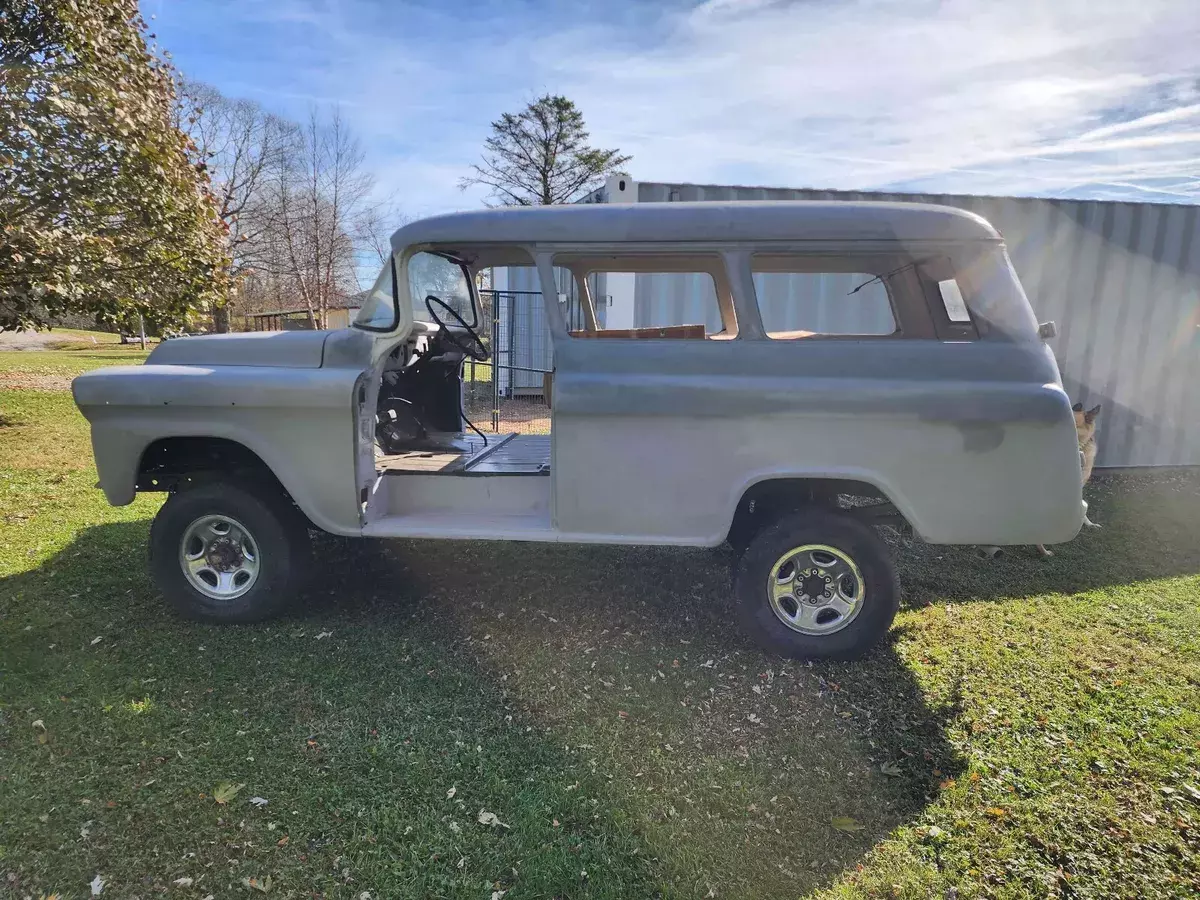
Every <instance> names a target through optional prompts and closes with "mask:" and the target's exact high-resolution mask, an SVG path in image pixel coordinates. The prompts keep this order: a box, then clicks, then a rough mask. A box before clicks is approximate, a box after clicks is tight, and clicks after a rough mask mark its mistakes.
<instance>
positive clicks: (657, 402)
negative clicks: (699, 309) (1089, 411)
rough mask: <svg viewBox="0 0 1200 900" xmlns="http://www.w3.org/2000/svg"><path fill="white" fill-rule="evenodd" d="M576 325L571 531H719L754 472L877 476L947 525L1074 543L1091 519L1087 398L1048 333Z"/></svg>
mask: <svg viewBox="0 0 1200 900" xmlns="http://www.w3.org/2000/svg"><path fill="white" fill-rule="evenodd" d="M561 343H562V342H560V346H556V353H557V359H556V363H557V372H556V376H555V397H554V406H555V412H554V417H555V418H554V433H555V449H554V470H555V473H556V481H555V520H556V523H557V525H558V527H559V528H560V529H561V530H563V531H565V532H571V533H581V532H593V533H597V534H605V535H615V534H626V535H631V536H637V537H638V539H639V540H642V539H644V540H650V541H658V542H661V543H694V544H704V545H715V544H717V543H720V542H721V541H722V540H723V539H724V537H725V534H726V532H727V530H728V528H729V524H730V522H731V521H732V518H733V513H734V509H735V507H736V504H737V502H738V500H739V499H740V498H741V496H742V493H743V492H744V491H745V489H746V488H747V487H749V486H750V485H752V484H755V483H757V482H760V481H764V480H770V479H773V478H786V477H835V478H847V479H854V480H859V481H864V482H867V483H869V484H872V485H875V486H876V487H878V488H879V489H880V490H881V491H882V492H883V493H884V494H886V495H887V496H888V497H889V498H890V499H891V500H892V501H893V502H894V503H895V504H896V506H897V507H898V508H899V509H900V511H901V512H902V513H903V514H904V515H905V517H906V518H907V519H908V521H909V522H910V523H911V524H912V526H913V527H914V529H915V530H916V531H917V533H918V534H920V536H921V537H922V538H924V539H925V540H927V541H929V542H932V543H942V544H1000V545H1003V544H1033V543H1058V542H1061V541H1066V540H1070V539H1071V538H1073V537H1074V536H1075V534H1076V533H1077V532H1078V530H1079V527H1080V524H1081V522H1082V508H1083V507H1082V494H1081V478H1080V466H1079V453H1078V445H1077V441H1076V437H1075V430H1074V424H1073V417H1072V415H1071V411H1070V402H1069V400H1068V399H1067V397H1066V395H1065V394H1064V393H1063V391H1062V388H1061V385H1060V383H1059V378H1058V371H1057V368H1056V367H1055V364H1054V360H1053V357H1052V356H1051V354H1050V351H1049V350H1048V349H1047V348H1046V347H1045V346H1044V345H1042V344H1040V343H1016V342H1007V341H1004V342H1000V341H995V342H987V341H976V342H973V343H963V344H952V343H942V342H938V341H933V340H929V341H924V340H880V341H819V340H818V341H727V342H714V341H706V342H701V341H695V342H692V341H644V342H642V341H636V342H635V341H631V342H621V341H606V342H599V341H593V342H585V341H578V342H571V341H566V342H565V346H561ZM560 347H561V349H560Z"/></svg>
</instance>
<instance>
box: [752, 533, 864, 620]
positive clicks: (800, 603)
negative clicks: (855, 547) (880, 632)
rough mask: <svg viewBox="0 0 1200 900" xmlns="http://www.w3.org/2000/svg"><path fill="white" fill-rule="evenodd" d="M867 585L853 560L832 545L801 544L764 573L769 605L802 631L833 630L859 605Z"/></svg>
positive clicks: (780, 616)
mask: <svg viewBox="0 0 1200 900" xmlns="http://www.w3.org/2000/svg"><path fill="white" fill-rule="evenodd" d="M865 597H866V585H865V583H864V582H863V577H862V573H861V572H860V571H859V569H858V566H857V565H856V564H855V562H854V560H853V559H851V558H850V557H849V556H848V555H847V554H845V553H843V552H842V551H841V550H838V549H837V548H836V547H829V546H827V545H825V544H805V545H804V546H802V547H795V548H793V549H791V550H789V551H787V553H785V554H783V556H781V557H779V559H778V560H776V562H775V565H773V566H772V567H771V574H770V575H769V576H768V577H767V599H768V600H769V601H770V603H771V611H772V612H773V613H775V616H776V618H778V619H779V621H780V622H782V623H783V624H784V625H786V626H787V627H788V628H790V629H792V631H798V632H800V633H801V634H814V635H821V634H833V633H834V632H835V631H841V630H842V629H843V628H845V627H846V626H847V625H849V624H850V623H851V622H853V621H854V619H855V617H856V616H857V615H858V614H859V612H860V611H861V610H862V606H863V600H864V598H865Z"/></svg>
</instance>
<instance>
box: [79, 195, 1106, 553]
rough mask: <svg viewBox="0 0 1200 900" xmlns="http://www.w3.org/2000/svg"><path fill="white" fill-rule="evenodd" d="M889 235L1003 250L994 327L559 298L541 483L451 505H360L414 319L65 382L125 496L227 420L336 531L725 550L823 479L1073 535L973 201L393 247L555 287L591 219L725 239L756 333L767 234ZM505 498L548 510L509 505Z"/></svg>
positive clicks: (1039, 387)
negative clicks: (778, 325) (983, 334)
mask: <svg viewBox="0 0 1200 900" xmlns="http://www.w3.org/2000/svg"><path fill="white" fill-rule="evenodd" d="M825 219H828V220H829V221H830V222H831V223H832V224H831V226H830V227H831V228H832V229H833V231H836V232H837V233H838V234H839V235H841V236H840V237H839V238H838V239H837V240H836V241H834V240H831V239H830V238H829V233H830V232H829V231H827V230H823V229H822V228H821V222H822V221H823V220H825ZM856 220H857V221H856ZM652 226H654V227H652ZM910 226H911V228H910ZM885 231H886V232H894V233H895V240H894V242H893V244H892V245H893V246H896V247H902V248H905V249H906V250H910V249H912V248H914V247H919V248H920V249H922V250H926V249H934V250H937V251H938V252H941V253H946V254H949V253H951V252H953V248H955V247H959V246H963V245H964V244H965V243H974V244H975V245H976V247H983V248H985V249H986V252H987V253H989V254H991V257H990V258H991V262H990V263H989V265H991V266H993V268H995V269H996V271H995V272H994V275H995V277H987V278H985V279H984V280H983V281H982V282H981V285H982V287H981V288H979V289H978V290H977V291H976V292H974V293H973V294H972V295H971V296H970V297H968V303H969V304H974V305H972V311H973V312H977V311H978V310H979V309H984V310H986V311H987V321H988V322H989V323H992V325H993V326H994V327H993V328H992V329H991V331H990V332H989V335H988V339H983V340H978V341H972V342H964V343H953V342H944V341H938V340H934V339H917V338H905V339H903V340H892V339H890V338H879V339H876V340H873V341H865V340H864V341H858V342H856V341H849V342H847V341H822V340H797V341H772V340H769V339H767V338H766V337H765V336H762V335H761V332H760V331H754V329H751V328H749V327H747V328H746V330H745V333H744V334H740V335H739V337H738V338H737V339H735V340H729V341H684V340H655V339H645V340H634V341H620V340H586V339H579V338H572V337H570V336H569V335H568V334H567V331H566V327H565V322H564V321H563V319H562V316H561V315H560V314H559V310H558V308H557V305H556V304H551V305H550V306H549V307H548V314H547V319H548V320H549V325H550V331H551V334H552V339H553V342H554V350H555V357H556V364H557V375H556V390H555V404H554V410H553V422H554V426H553V428H554V440H553V442H552V468H551V476H550V478H549V479H548V482H549V497H545V496H543V494H541V493H522V494H520V495H519V496H509V497H507V498H505V497H502V496H500V494H499V493H495V492H492V491H491V488H490V486H489V482H490V481H491V479H488V478H474V479H460V480H459V481H458V482H456V487H457V489H458V491H459V496H458V498H457V500H456V501H455V505H454V507H453V509H450V510H446V509H443V510H441V512H439V513H437V514H436V515H428V514H427V513H429V512H430V511H429V510H426V509H424V508H423V507H420V506H416V507H414V506H412V505H411V502H410V501H412V499H413V498H411V497H405V496H403V492H402V490H401V489H400V488H399V487H397V486H396V485H390V486H388V488H387V489H385V490H379V491H368V497H367V505H366V509H365V510H363V509H362V508H360V506H359V489H360V487H370V485H371V483H372V482H374V483H375V487H379V481H380V480H383V479H378V478H376V472H375V468H374V460H373V457H372V455H371V450H372V433H371V432H372V428H371V427H370V424H371V417H370V414H369V413H366V412H365V411H367V410H369V411H370V412H372V413H373V411H374V405H373V400H374V395H375V390H374V389H375V388H377V386H378V383H379V378H380V373H381V367H382V365H383V364H384V359H385V355H386V353H387V352H388V351H389V349H390V348H392V347H394V346H395V345H396V343H397V342H398V341H401V340H403V339H404V338H405V337H406V334H405V333H404V332H403V331H397V332H394V333H390V334H378V335H367V334H362V333H355V332H351V331H346V332H334V333H327V334H325V333H318V334H298V333H276V334H263V335H249V336H236V337H226V338H219V339H182V340H180V341H179V342H178V343H177V344H176V343H175V342H172V344H168V345H164V347H163V348H161V349H160V350H157V351H155V356H154V358H152V360H151V361H150V363H149V364H147V365H145V366H139V367H117V368H111V369H103V370H96V371H93V372H89V373H86V374H84V375H82V376H80V377H79V378H77V379H76V380H75V382H74V383H73V391H74V395H75V400H76V403H77V404H78V405H79V407H80V409H81V410H82V411H83V412H84V414H85V415H86V416H87V418H88V420H89V422H90V423H91V426H92V440H93V447H94V450H95V456H96V463H97V468H98V469H99V472H100V480H101V485H102V487H103V489H104V491H105V493H106V495H107V496H108V498H109V500H110V502H112V503H115V504H123V503H128V502H130V500H132V498H133V495H134V482H135V478H136V472H137V468H138V462H139V459H140V457H141V454H142V453H143V451H144V449H145V447H146V446H147V445H149V443H150V442H151V441H153V440H155V439H157V438H161V437H177V436H183V437H186V436H197V437H205V436H212V437H219V438H228V439H230V440H235V441H238V442H240V443H242V444H244V445H245V446H246V447H248V448H249V449H250V450H252V451H253V452H255V453H257V454H258V455H259V456H260V457H261V458H262V459H263V461H264V462H265V463H266V464H267V465H268V466H270V468H271V469H272V470H273V471H274V473H275V474H276V475H277V476H278V478H279V480H280V481H281V482H282V483H283V485H284V487H285V488H287V490H288V491H289V492H290V493H291V495H292V497H293V499H295V501H296V503H297V504H298V505H299V506H300V507H301V509H303V510H304V511H305V512H306V513H307V514H308V515H309V517H310V518H311V519H312V521H313V522H314V523H315V524H316V525H318V526H319V527H321V528H324V529H326V530H328V531H333V532H335V533H340V534H359V533H362V532H363V531H364V520H365V521H366V523H367V527H366V530H367V532H368V533H371V534H379V535H394V536H399V535H422V534H424V535H428V536H434V535H436V536H444V537H466V536H471V537H491V538H499V539H507V538H521V539H537V540H570V541H587V542H590V541H595V542H603V543H660V544H691V545H715V544H717V543H719V542H720V541H722V540H723V539H724V537H725V534H726V532H727V530H728V528H729V524H730V522H731V521H732V517H733V513H734V510H735V508H736V505H737V503H738V501H739V499H740V498H741V497H742V496H743V494H744V492H745V491H746V490H747V489H748V488H749V487H751V486H752V485H754V484H757V483H759V482H762V481H765V480H773V479H779V478H811V477H822V478H837V479H853V480H859V481H863V482H866V483H868V484H871V485H873V486H875V487H876V488H878V489H879V490H881V491H882V492H883V493H884V494H885V495H886V496H887V497H889V498H890V499H891V500H892V501H894V502H895V504H896V506H897V507H898V508H899V509H900V510H901V512H902V513H903V514H904V515H905V516H906V517H907V518H908V520H909V521H910V522H911V523H912V525H913V527H914V528H915V529H916V531H917V532H918V533H919V534H920V535H922V536H923V537H925V538H926V539H928V540H930V541H932V542H935V543H987V544H1014V543H1023V544H1028V543H1038V542H1043V543H1056V542H1060V541H1065V540H1069V539H1070V538H1072V537H1074V535H1075V533H1076V532H1077V531H1078V529H1079V526H1080V524H1081V521H1082V498H1081V493H1080V463H1079V452H1078V447H1077V443H1076V435H1075V429H1074V424H1073V419H1072V416H1071V412H1070V406H1069V401H1068V399H1067V397H1066V395H1065V394H1064V393H1063V391H1062V388H1061V386H1060V383H1059V378H1058V371H1057V369H1056V367H1055V364H1054V360H1053V358H1052V356H1051V354H1050V353H1049V351H1048V350H1047V348H1046V347H1045V346H1044V345H1043V344H1042V343H1041V342H1040V341H1039V340H1038V339H1037V337H1036V332H1035V327H1034V326H1035V321H1034V319H1033V316H1032V314H1031V312H1030V310H1029V305H1028V302H1027V300H1026V299H1025V297H1024V295H1023V293H1021V291H1020V286H1019V284H1017V283H1016V282H1015V281H1014V280H1013V278H1012V276H1011V271H1010V270H1009V269H1008V266H1007V263H1006V262H1004V258H1003V256H1002V254H1001V252H1000V245H999V243H998V242H997V241H996V239H995V236H994V232H993V231H992V230H991V228H990V226H988V225H987V223H986V222H982V221H981V220H979V219H978V218H977V217H974V216H969V215H965V214H961V213H954V212H952V211H946V210H937V209H934V208H930V207H921V206H917V207H904V206H897V205H884V206H873V205H871V204H832V205H831V204H780V205H763V206H755V205H738V204H714V205H702V206H699V207H691V208H687V207H683V208H681V207H679V206H670V205H663V206H657V207H649V208H646V207H626V208H605V207H591V208H590V209H588V210H579V209H567V210H543V211H529V210H503V211H492V212H488V213H468V214H463V215H461V216H445V217H439V218H438V219H435V220H428V221H426V222H415V223H412V224H410V225H407V226H405V227H404V228H403V229H401V230H400V231H399V232H397V235H396V236H395V237H394V238H393V243H394V244H398V246H399V248H400V249H404V246H403V244H404V241H405V240H407V239H411V240H417V241H420V242H421V243H422V245H426V244H427V243H428V242H429V241H431V240H435V239H436V240H437V241H438V242H439V245H440V246H442V247H444V248H447V249H456V250H458V251H460V252H462V253H463V254H465V255H468V256H469V257H471V258H474V259H475V260H477V261H478V262H479V264H480V265H496V264H507V261H508V260H509V259H512V258H514V257H520V255H521V253H523V254H525V258H529V257H530V256H533V257H534V258H536V260H537V262H538V271H539V277H540V279H541V285H542V288H543V291H544V292H545V293H547V294H549V295H551V296H553V295H554V294H555V293H556V292H557V285H556V284H555V283H554V273H553V270H552V267H551V263H552V260H553V258H554V255H555V254H556V253H564V252H570V251H571V250H572V249H574V250H578V249H579V248H581V247H583V248H588V247H589V245H588V244H587V242H586V241H584V240H582V239H581V235H590V236H592V238H593V239H594V240H596V241H598V242H600V244H601V245H604V246H608V245H612V246H615V247H617V248H618V249H620V250H621V252H623V253H637V252H643V253H644V252H648V250H653V251H654V252H655V253H662V252H663V242H664V241H670V242H671V245H672V251H671V252H684V251H688V250H690V249H693V248H698V247H703V248H708V249H709V252H712V251H713V250H717V252H721V253H722V255H723V258H724V259H725V260H726V261H727V263H728V265H729V266H730V268H729V269H728V270H727V271H725V272H724V273H723V274H724V276H725V277H727V278H728V280H729V282H730V283H731V284H732V285H733V305H734V308H735V309H736V314H737V318H738V321H739V322H740V323H746V324H747V326H749V324H750V322H751V320H752V319H753V318H755V317H756V316H757V310H756V307H755V306H754V296H753V286H752V280H751V276H750V268H749V253H750V251H751V250H752V249H761V248H763V247H764V246H768V247H771V248H773V249H778V244H780V243H783V242H789V241H791V242H794V241H795V240H796V238H795V235H796V234H799V233H802V234H807V235H809V236H810V237H811V238H812V240H814V241H820V242H821V243H822V250H823V251H824V252H829V253H836V252H838V250H837V248H838V247H841V248H842V249H846V248H847V247H848V246H850V245H854V246H859V245H862V244H872V243H873V244H878V243H881V240H880V235H881V234H882V233H883V232H885ZM621 234H625V235H639V236H641V237H639V239H637V240H627V241H621V240H619V239H618V238H617V237H616V236H618V235H621ZM853 234H858V235H860V238H855V237H852V236H851V235H853ZM647 235H649V236H650V238H647V237H646V236H647ZM688 235H692V236H693V237H690V238H689V237H688ZM406 236H407V237H406ZM717 236H720V239H719V240H718V239H717ZM501 238H507V239H508V240H510V241H512V242H514V243H512V244H503V243H497V242H498V241H500V240H501ZM526 241H532V242H534V243H532V244H524V243H522V242H526ZM477 242H478V243H477ZM882 243H887V242H882ZM835 245H836V246H835ZM721 248H727V249H721ZM513 251H520V252H513ZM604 252H605V253H609V252H611V251H610V250H604ZM976 255H977V256H978V255H979V254H976ZM947 258H949V257H947ZM499 261H504V262H499ZM1001 270H1002V271H1001ZM1002 275H1003V276H1004V277H1001V276H1002ZM402 321H404V318H403V316H402ZM409 321H411V320H409ZM404 327H414V328H415V327H416V326H404ZM173 345H174V346H173ZM184 360H186V361H187V364H179V363H180V362H182V361H184ZM317 360H319V361H320V364H319V367H317V366H316V365H314V363H315V362H316V361H317ZM362 388H366V390H361V392H360V389H362ZM360 403H361V404H362V405H363V406H362V408H363V410H364V412H363V413H360V411H359V404H360ZM360 467H361V471H359V468H360ZM533 477H535V478H536V477H537V476H533ZM468 482H469V485H473V486H474V487H471V486H469V485H467V484H466V483H468ZM539 483H540V484H545V483H546V482H545V481H541V482H539ZM542 490H544V489H542ZM396 491H401V493H400V494H398V495H397V494H396V493H395V492H396ZM464 492H465V493H464ZM471 492H475V493H471ZM371 494H373V495H374V499H372V496H371ZM500 501H504V502H507V503H510V504H512V503H517V504H525V505H526V507H527V509H528V510H534V511H535V512H533V513H528V514H527V513H521V514H518V515H515V516H514V515H513V514H512V510H511V509H508V510H507V511H505V510H502V509H498V508H497V504H498V503H500ZM406 502H408V505H407V506H406V505H405V504H406ZM372 504H375V505H374V506H373V505H372Z"/></svg>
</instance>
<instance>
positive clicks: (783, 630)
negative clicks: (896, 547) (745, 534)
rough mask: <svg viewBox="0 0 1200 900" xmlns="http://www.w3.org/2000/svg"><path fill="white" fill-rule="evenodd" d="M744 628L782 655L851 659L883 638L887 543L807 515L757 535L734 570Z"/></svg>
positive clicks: (837, 519) (833, 519) (895, 591)
mask: <svg viewBox="0 0 1200 900" xmlns="http://www.w3.org/2000/svg"><path fill="white" fill-rule="evenodd" d="M734 590H735V594H736V600H737V609H738V617H739V619H740V621H741V624H742V627H743V629H745V631H746V633H747V634H749V635H750V637H751V638H753V639H754V641H755V643H757V644H758V645H759V646H760V647H762V648H763V649H765V650H768V651H770V652H772V653H778V654H780V655H781V656H788V657H802V658H808V659H857V658H859V657H860V656H862V655H863V654H865V653H866V652H867V651H868V650H870V649H871V647H873V646H874V645H875V644H876V643H878V642H879V640H880V639H881V638H882V637H883V636H884V635H885V634H886V633H887V630H888V628H889V627H890V626H891V624H892V619H893V618H895V615H896V611H897V609H898V608H899V603H900V587H899V582H898V580H897V577H896V570H895V567H894V566H893V565H892V561H891V557H890V555H889V554H888V549H887V545H886V544H885V543H884V542H883V540H882V539H881V538H880V537H879V535H878V534H876V533H875V531H874V529H872V528H871V527H870V526H869V525H866V524H864V523H862V522H860V521H858V520H857V519H854V518H852V517H850V516H847V515H845V514H842V513H838V512H833V511H829V510H823V509H809V510H805V511H802V512H797V513H792V514H790V515H788V516H786V517H784V518H782V519H780V520H779V521H778V522H776V523H775V524H773V525H771V526H769V527H767V528H765V529H763V530H762V531H761V532H759V533H758V534H757V535H756V536H755V537H754V538H753V539H752V540H751V541H750V543H749V546H748V547H747V548H746V552H745V553H744V554H743V555H742V558H741V560H740V561H739V563H738V565H737V570H736V575H735V580H734Z"/></svg>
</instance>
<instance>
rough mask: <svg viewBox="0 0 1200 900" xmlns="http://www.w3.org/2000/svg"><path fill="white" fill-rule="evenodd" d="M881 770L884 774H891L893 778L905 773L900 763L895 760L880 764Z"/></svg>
mask: <svg viewBox="0 0 1200 900" xmlns="http://www.w3.org/2000/svg"><path fill="white" fill-rule="evenodd" d="M879 771H880V772H882V773H883V774H884V775H887V776H890V777H891V778H899V777H900V776H901V775H903V774H904V772H903V770H902V769H901V768H900V763H894V762H885V763H882V764H881V765H880V766H879Z"/></svg>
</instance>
